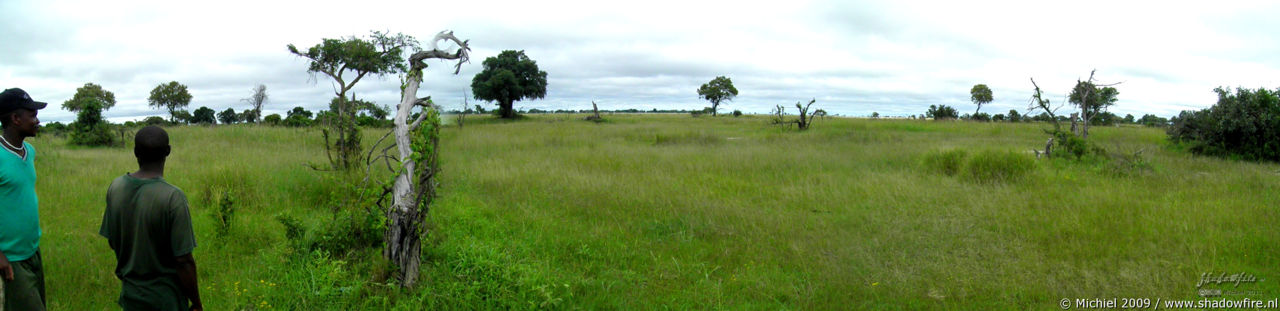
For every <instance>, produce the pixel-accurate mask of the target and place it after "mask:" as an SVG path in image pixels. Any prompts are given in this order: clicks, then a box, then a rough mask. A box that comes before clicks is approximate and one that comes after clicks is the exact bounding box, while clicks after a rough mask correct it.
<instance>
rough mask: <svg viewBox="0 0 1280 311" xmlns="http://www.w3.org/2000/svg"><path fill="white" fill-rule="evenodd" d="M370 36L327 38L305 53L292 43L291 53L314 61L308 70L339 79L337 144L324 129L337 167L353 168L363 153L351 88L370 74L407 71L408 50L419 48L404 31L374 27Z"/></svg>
mask: <svg viewBox="0 0 1280 311" xmlns="http://www.w3.org/2000/svg"><path fill="white" fill-rule="evenodd" d="M370 37H371V38H370V39H367V40H366V39H363V38H357V37H354V36H353V37H347V38H343V39H324V40H323V41H322V42H321V43H320V44H316V45H315V46H312V47H311V48H309V49H307V51H306V52H305V53H304V52H302V51H299V50H298V48H297V47H295V46H294V45H293V44H289V45H288V48H289V52H290V53H293V54H294V55H297V56H298V57H302V58H305V59H307V60H309V61H310V63H309V64H308V66H307V72H310V73H311V74H313V75H314V74H316V73H321V74H324V75H326V76H329V77H330V78H333V80H334V82H336V83H337V85H336V86H335V87H334V95H336V96H337V98H336V99H335V100H336V103H337V104H336V105H334V106H335V108H336V109H334V110H333V112H334V113H335V114H336V115H337V118H335V120H333V122H331V123H330V124H329V126H330V128H332V129H334V132H336V133H335V134H336V135H337V137H336V140H335V141H334V143H333V145H328V142H327V141H328V139H327V137H328V136H329V135H328V133H327V130H325V132H324V133H323V134H324V136H325V137H326V145H327V146H328V148H326V150H325V151H326V152H329V151H330V150H333V151H335V152H334V153H336V154H337V158H336V159H333V157H332V156H330V163H331V164H332V166H333V167H334V168H336V169H347V168H351V167H352V166H353V165H354V164H355V163H356V162H357V161H358V160H357V159H358V158H359V154H360V132H359V129H358V128H357V127H356V122H355V114H356V111H357V107H353V105H354V104H353V103H352V102H353V100H352V98H348V97H347V92H348V91H350V90H351V88H354V87H355V85H356V83H357V82H360V79H363V78H364V77H365V76H367V75H377V76H384V75H387V74H395V73H401V72H404V71H405V70H406V69H408V67H407V65H406V64H405V63H404V56H403V54H404V52H405V51H409V50H417V49H418V47H417V40H415V39H414V38H413V37H411V36H408V35H404V34H395V35H391V34H388V33H383V32H380V31H374V32H373V33H372V34H371V35H370ZM350 75H355V77H351V76H350ZM347 78H351V80H350V81H348V80H347Z"/></svg>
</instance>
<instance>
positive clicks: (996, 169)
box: [962, 151, 1036, 183]
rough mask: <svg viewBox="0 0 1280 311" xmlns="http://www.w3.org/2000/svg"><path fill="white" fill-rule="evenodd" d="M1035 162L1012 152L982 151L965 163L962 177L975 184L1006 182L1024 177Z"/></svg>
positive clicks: (1023, 155)
mask: <svg viewBox="0 0 1280 311" xmlns="http://www.w3.org/2000/svg"><path fill="white" fill-rule="evenodd" d="M1035 166H1036V162H1035V160H1034V159H1032V158H1031V157H1030V156H1028V155H1026V154H1019V153H1017V152H1012V151H983V152H979V153H977V154H974V155H973V157H970V158H969V161H968V162H965V165H964V172H963V174H962V176H963V177H964V178H965V179H968V180H972V181H976V182H984V183H989V182H1007V181H1015V180H1018V179H1021V178H1022V177H1023V176H1026V175H1027V173H1029V172H1031V170H1032V169H1034V168H1035Z"/></svg>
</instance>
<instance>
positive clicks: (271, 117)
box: [262, 113, 283, 125]
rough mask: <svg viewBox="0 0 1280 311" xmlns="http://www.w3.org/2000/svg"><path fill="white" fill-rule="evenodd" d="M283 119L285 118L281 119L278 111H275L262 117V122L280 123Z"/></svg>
mask: <svg viewBox="0 0 1280 311" xmlns="http://www.w3.org/2000/svg"><path fill="white" fill-rule="evenodd" d="M282 121H283V120H281V119H280V114H278V113H273V114H270V115H267V116H266V117H263V118H262V122H264V123H266V124H268V125H280V122H282Z"/></svg>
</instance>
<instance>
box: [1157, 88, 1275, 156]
mask: <svg viewBox="0 0 1280 311" xmlns="http://www.w3.org/2000/svg"><path fill="white" fill-rule="evenodd" d="M1213 91H1214V92H1217V93H1218V103H1217V104H1214V105H1213V107H1209V108H1208V109H1203V110H1200V111H1194V112H1193V111H1183V112H1182V113H1180V114H1179V115H1178V116H1177V117H1174V118H1173V120H1172V121H1173V126H1171V127H1170V128H1169V130H1168V134H1169V139H1170V140H1173V141H1175V142H1179V143H1182V144H1186V145H1187V146H1188V147H1189V148H1188V149H1189V150H1191V151H1192V152H1194V153H1197V154H1207V155H1214V156H1226V157H1234V158H1240V159H1244V160H1266V161H1280V94H1278V93H1280V89H1277V90H1276V91H1270V90H1267V89H1262V88H1259V89H1257V90H1249V89H1244V88H1236V91H1235V93H1234V94H1233V93H1231V92H1230V90H1228V89H1226V88H1221V87H1219V88H1216V89H1214V90H1213Z"/></svg>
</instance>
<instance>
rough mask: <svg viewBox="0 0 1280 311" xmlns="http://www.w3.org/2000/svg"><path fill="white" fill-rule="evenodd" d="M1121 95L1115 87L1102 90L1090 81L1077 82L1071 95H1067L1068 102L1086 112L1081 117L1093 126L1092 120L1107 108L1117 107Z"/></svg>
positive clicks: (1102, 88)
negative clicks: (1117, 97)
mask: <svg viewBox="0 0 1280 311" xmlns="http://www.w3.org/2000/svg"><path fill="white" fill-rule="evenodd" d="M1119 94H1120V92H1119V91H1117V90H1116V88H1114V87H1110V86H1107V87H1101V88H1100V87H1097V86H1096V85H1094V84H1093V82H1090V81H1077V82H1076V86H1075V88H1072V89H1071V94H1069V95H1067V101H1068V102H1070V103H1071V104H1073V105H1076V107H1079V108H1080V111H1082V112H1084V115H1082V116H1081V117H1082V118H1084V119H1086V120H1090V124H1093V123H1092V122H1093V121H1092V120H1093V119H1094V118H1095V117H1097V116H1099V115H1100V114H1101V113H1102V112H1103V111H1106V109H1107V107H1111V105H1115V103H1116V100H1117V99H1116V96H1117V95H1119Z"/></svg>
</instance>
